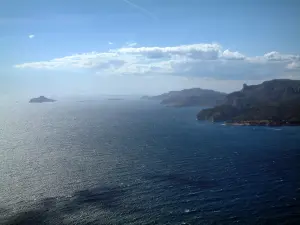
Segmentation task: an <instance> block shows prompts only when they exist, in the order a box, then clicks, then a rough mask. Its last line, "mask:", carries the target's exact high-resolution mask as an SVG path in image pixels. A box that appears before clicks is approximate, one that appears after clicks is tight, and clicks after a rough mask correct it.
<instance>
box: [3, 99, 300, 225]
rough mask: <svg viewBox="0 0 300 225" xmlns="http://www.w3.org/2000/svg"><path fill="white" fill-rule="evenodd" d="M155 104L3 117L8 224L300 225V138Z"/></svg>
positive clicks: (10, 111) (292, 131) (35, 110)
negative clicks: (212, 120) (202, 118)
mask: <svg viewBox="0 0 300 225" xmlns="http://www.w3.org/2000/svg"><path fill="white" fill-rule="evenodd" d="M198 110H199V109H197V108H186V109H184V108H182V109H178V108H177V109H176V108H168V107H163V106H161V105H158V104H157V103H155V102H151V101H137V100H136V101H135V100H125V101H99V102H98V101H87V102H76V101H73V102H72V101H66V102H63V101H61V102H56V103H54V104H36V105H35V104H33V105H30V104H23V103H18V104H10V105H7V106H6V105H2V106H1V107H0V224H30V225H31V224H33V225H34V224H90V225H94V224H300V142H299V141H300V128H298V127H282V128H267V127H233V126H232V127H231V126H222V125H221V124H210V123H205V122H197V121H196V120H195V115H196V113H197V111H198Z"/></svg>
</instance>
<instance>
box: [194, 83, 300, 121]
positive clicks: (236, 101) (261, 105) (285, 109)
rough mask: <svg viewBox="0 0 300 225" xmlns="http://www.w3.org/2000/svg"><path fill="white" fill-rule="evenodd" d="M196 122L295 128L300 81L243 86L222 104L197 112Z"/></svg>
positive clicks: (299, 107)
mask: <svg viewBox="0 0 300 225" xmlns="http://www.w3.org/2000/svg"><path fill="white" fill-rule="evenodd" d="M197 119H198V120H208V121H212V122H225V124H227V125H241V126H299V125H300V81H299V80H287V79H277V80H271V81H265V82H263V83H262V84H258V85H250V86H248V85H244V86H243V89H242V90H241V91H237V92H233V93H231V94H228V95H227V96H226V98H225V101H224V102H223V104H221V105H218V106H215V107H213V108H207V109H203V110H202V111H200V112H199V113H198V115H197Z"/></svg>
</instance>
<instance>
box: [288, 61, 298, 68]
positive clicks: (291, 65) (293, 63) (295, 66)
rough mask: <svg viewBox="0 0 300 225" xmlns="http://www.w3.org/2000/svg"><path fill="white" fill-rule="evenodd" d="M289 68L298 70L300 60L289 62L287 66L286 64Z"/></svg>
mask: <svg viewBox="0 0 300 225" xmlns="http://www.w3.org/2000/svg"><path fill="white" fill-rule="evenodd" d="M286 68H287V69H290V70H297V69H300V61H298V62H296V61H294V62H291V63H289V64H288V65H287V66H286Z"/></svg>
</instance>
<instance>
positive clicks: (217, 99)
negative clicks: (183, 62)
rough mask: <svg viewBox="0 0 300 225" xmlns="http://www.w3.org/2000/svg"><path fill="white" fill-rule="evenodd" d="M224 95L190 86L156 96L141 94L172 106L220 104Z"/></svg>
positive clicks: (147, 98)
mask: <svg viewBox="0 0 300 225" xmlns="http://www.w3.org/2000/svg"><path fill="white" fill-rule="evenodd" d="M225 97H226V94H225V93H222V92H218V91H213V90H207V89H201V88H191V89H184V90H181V91H170V92H168V93H164V94H161V95H157V96H143V97H142V99H145V100H158V101H160V103H161V104H163V105H166V106H172V107H187V106H201V107H212V106H216V105H218V104H221V103H222V102H223V101H224V99H225Z"/></svg>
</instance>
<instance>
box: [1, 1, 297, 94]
mask: <svg viewBox="0 0 300 225" xmlns="http://www.w3.org/2000/svg"><path fill="white" fill-rule="evenodd" d="M0 5H1V7H0V97H1V96H8V97H10V96H30V95H50V96H55V95H56V96H60V95H81V94H82V95H93V94H141V95H143V94H159V93H162V92H166V91H170V90H180V89H184V88H192V87H201V88H206V89H213V90H218V91H224V92H231V91H235V90H239V89H241V87H242V84H243V83H247V84H256V83H260V82H262V81H264V80H270V79H276V78H288V79H300V73H299V72H300V56H299V55H300V41H299V40H300V26H299V21H300V1H298V0H243V1H240V0H227V1H223V0H209V1H208V0H85V1H83V0H64V1H62V0H26V1H20V0H0Z"/></svg>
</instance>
